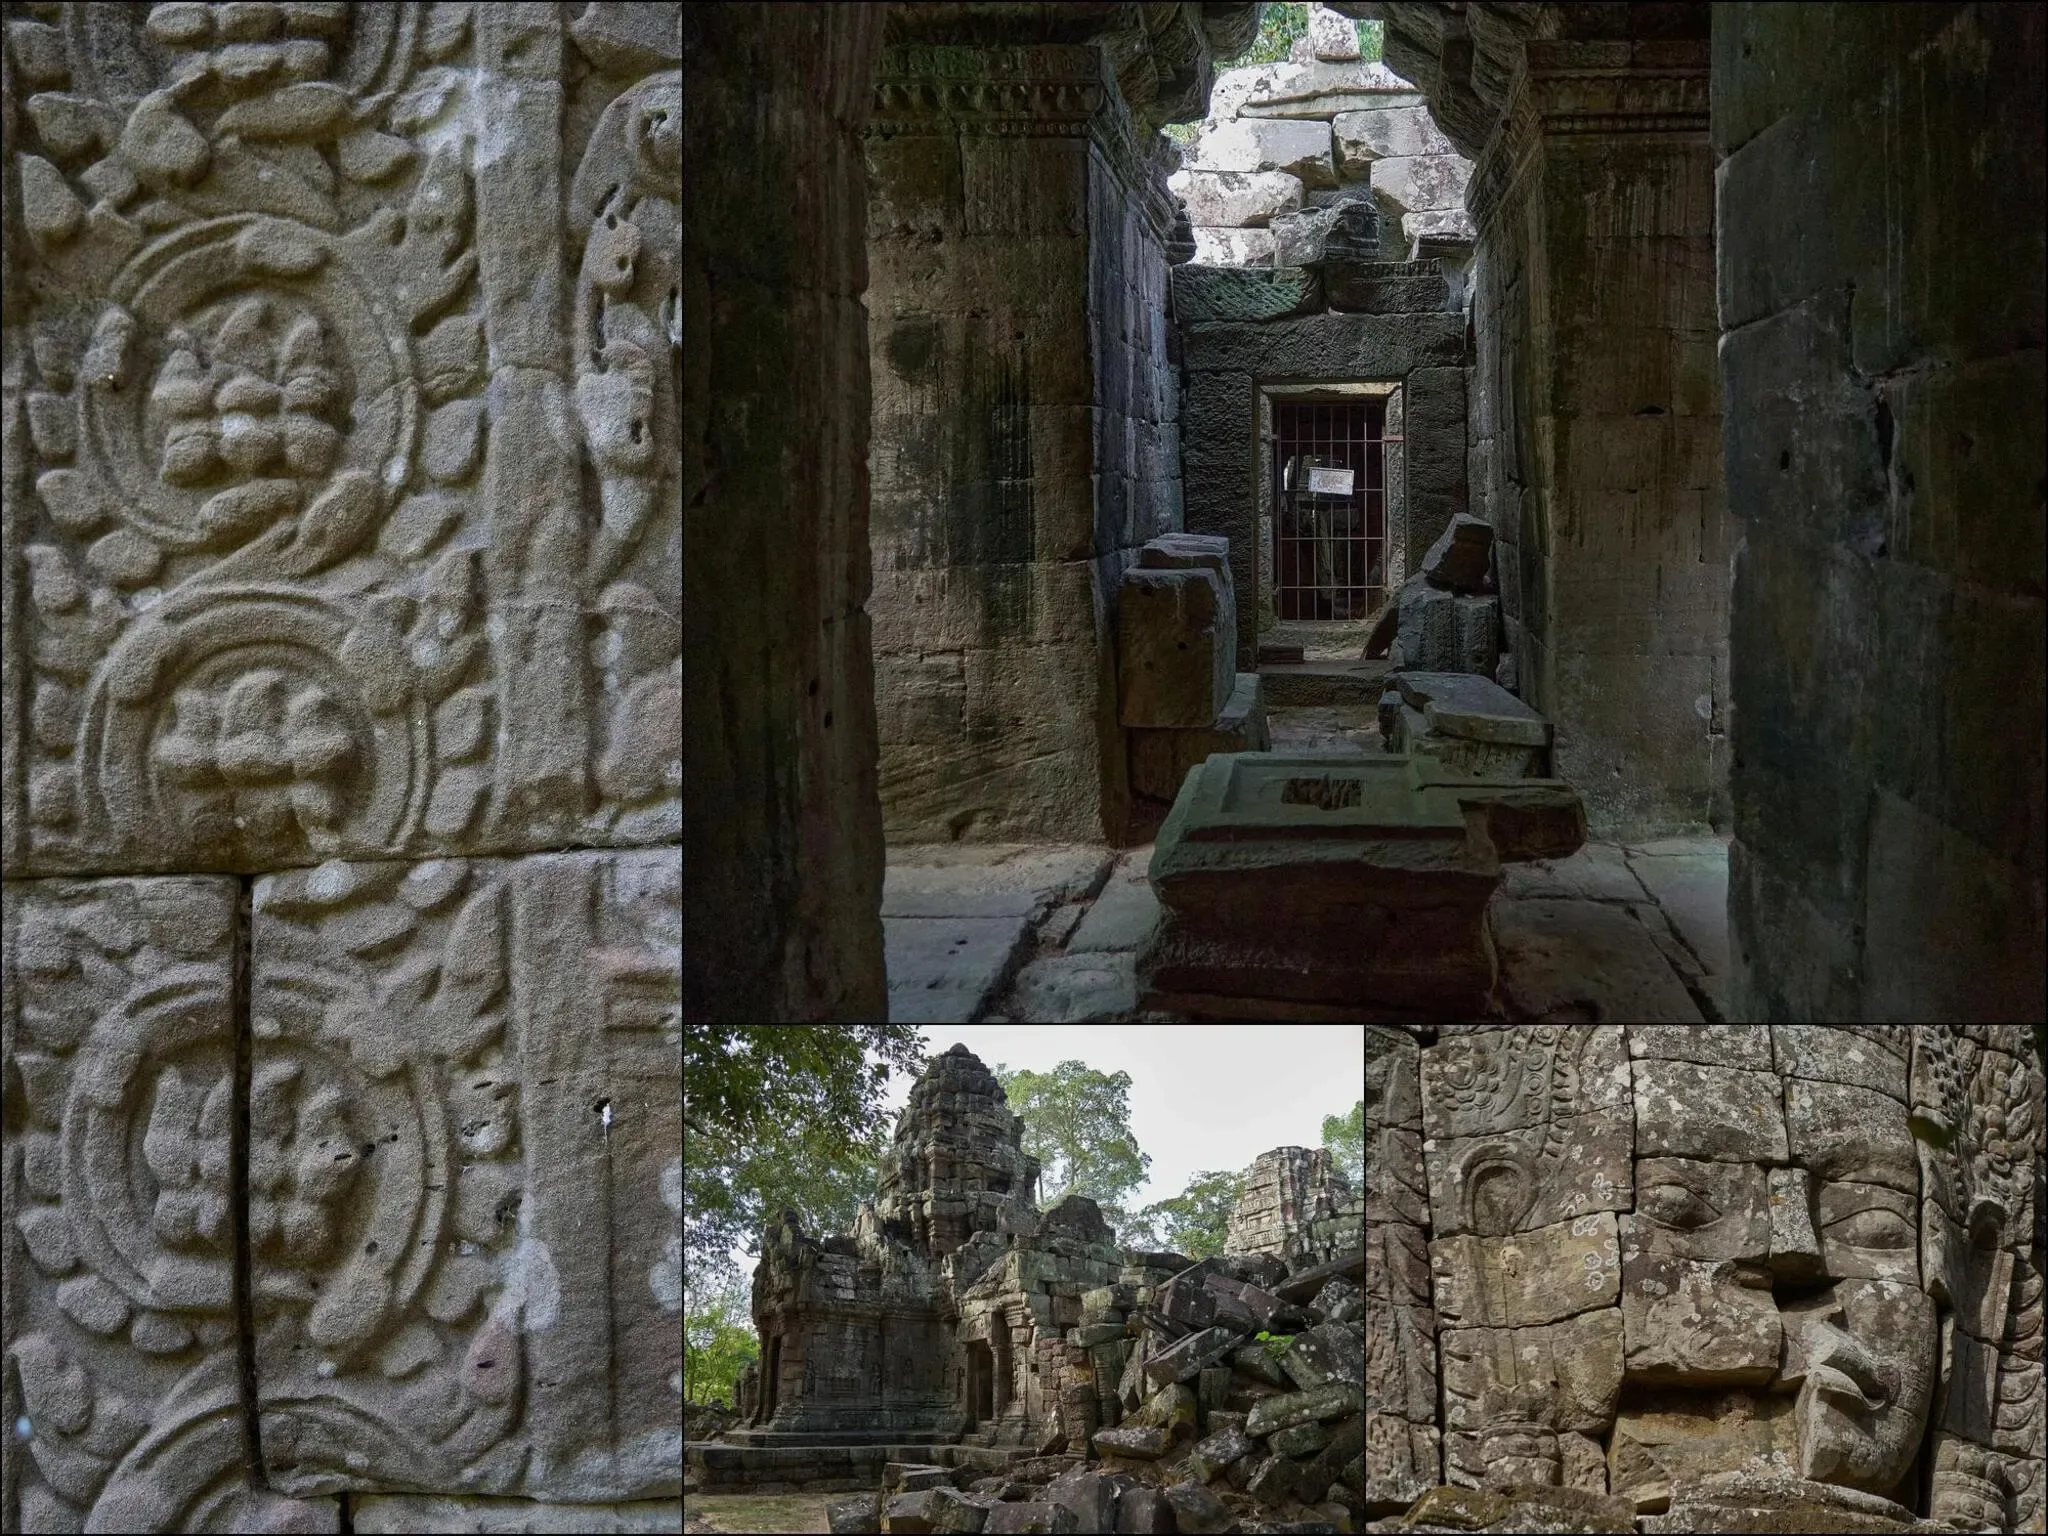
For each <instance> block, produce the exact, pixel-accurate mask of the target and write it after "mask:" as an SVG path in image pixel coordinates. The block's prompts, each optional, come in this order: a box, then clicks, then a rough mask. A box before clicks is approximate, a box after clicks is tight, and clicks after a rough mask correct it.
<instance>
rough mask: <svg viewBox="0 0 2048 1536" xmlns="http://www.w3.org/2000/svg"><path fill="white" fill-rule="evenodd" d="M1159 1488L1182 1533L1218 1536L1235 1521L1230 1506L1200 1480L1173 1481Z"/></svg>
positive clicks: (1189, 1535) (1187, 1535)
mask: <svg viewBox="0 0 2048 1536" xmlns="http://www.w3.org/2000/svg"><path fill="white" fill-rule="evenodd" d="M1161 1491H1162V1492H1163V1493H1164V1494H1165V1495H1166V1502H1167V1503H1169V1504H1171V1505H1172V1506H1173V1518H1174V1524H1175V1526H1176V1527H1177V1528H1178V1529H1179V1530H1180V1532H1181V1533H1182V1536H1221V1533H1222V1532H1224V1531H1227V1530H1229V1529H1230V1528H1231V1527H1232V1526H1233V1525H1235V1524H1236V1523H1237V1516H1236V1515H1234V1514H1232V1513H1231V1512H1230V1506H1229V1505H1227V1504H1225V1503H1224V1502H1223V1501H1222V1500H1221V1499H1219V1498H1218V1497H1217V1496H1216V1495H1215V1494H1214V1493H1212V1492H1210V1491H1209V1489H1208V1488H1207V1487H1205V1486H1204V1485H1203V1484H1201V1483H1174V1484H1171V1485H1170V1486H1168V1487H1167V1488H1165V1489H1163V1490H1161Z"/></svg>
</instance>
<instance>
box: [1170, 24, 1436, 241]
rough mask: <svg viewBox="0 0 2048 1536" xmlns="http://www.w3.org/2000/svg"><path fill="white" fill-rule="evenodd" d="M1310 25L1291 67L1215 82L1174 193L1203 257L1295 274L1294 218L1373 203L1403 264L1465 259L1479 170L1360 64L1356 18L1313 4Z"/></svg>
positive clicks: (1386, 77)
mask: <svg viewBox="0 0 2048 1536" xmlns="http://www.w3.org/2000/svg"><path fill="white" fill-rule="evenodd" d="M1309 19H1310V29H1309V32H1308V34H1307V35H1306V36H1304V37H1303V38H1301V39H1300V40H1299V41H1298V42H1297V43H1296V44H1295V47H1294V52H1293V55H1292V56H1291V57H1290V58H1289V59H1288V60H1287V61H1286V62H1285V63H1280V64H1251V65H1245V66H1243V67H1241V68H1238V69H1230V70H1225V71H1224V72H1223V73H1222V74H1221V75H1219V76H1217V79H1216V89H1215V91H1214V92H1213V94H1212V95H1211V96H1210V100H1209V115H1208V117H1207V118H1206V119H1205V120H1204V121H1203V122H1202V124H1201V133H1200V136H1199V137H1198V138H1197V139H1196V140H1195V142H1194V144H1193V145H1192V146H1191V147H1190V149H1189V151H1188V154H1187V157H1186V159H1185V161H1184V162H1183V168H1182V169H1181V170H1179V171H1178V172H1176V173H1175V175H1174V177H1173V180H1172V182H1171V186H1172V188H1173V191H1174V194H1175V195H1176V196H1177V197H1179V198H1180V199H1181V200H1182V202H1183V203H1185V204H1186V206H1187V210H1188V218H1189V222H1190V224H1191V225H1192V227H1193V231H1194V241H1195V258H1194V259H1195V260H1196V261H1198V262H1200V263H1202V264H1204V265H1205V266H1272V265H1275V264H1276V263H1277V264H1279V265H1282V266H1285V265H1288V264H1289V257H1288V255H1287V253H1286V250H1285V248H1284V246H1285V240H1286V236H1285V234H1284V226H1285V225H1286V224H1287V223H1288V222H1289V220H1290V216H1291V215H1293V214H1294V213H1295V212H1296V211H1297V210H1300V209H1303V208H1314V207H1319V206H1327V205H1329V204H1331V203H1334V202H1339V201H1343V200H1345V199H1348V198H1351V197H1363V196H1368V195H1369V196H1370V197H1371V198H1372V199H1373V201H1374V202H1375V203H1376V204H1377V206H1378V208H1379V212H1380V216H1381V220H1382V223H1383V226H1384V229H1385V232H1386V233H1385V237H1384V244H1385V247H1386V251H1387V254H1388V255H1389V256H1390V257H1391V258H1392V259H1394V260H1397V261H1398V260H1410V261H1412V260H1418V259H1420V258H1422V257H1425V256H1430V257H1434V256H1439V255H1444V254H1446V253H1452V254H1457V255H1460V256H1462V255H1464V254H1468V253H1469V251H1470V248H1471V244H1472V237H1473V230H1472V223H1471V220H1470V218H1469V217H1468V216H1467V215H1466V213H1465V184H1466V181H1467V180H1468V179H1469V178H1470V176H1471V174H1472V165H1471V162H1470V161H1468V160H1466V159H1464V158H1463V157H1462V156H1461V155H1459V154H1458V152H1457V150H1456V149H1455V147H1453V145H1452V144H1451V143H1450V141H1449V140H1448V139H1446V138H1445V137H1444V136H1443V134H1441V133H1440V132H1438V130H1437V127H1436V124H1435V123H1433V122H1432V121H1431V120H1430V116H1429V110H1428V108H1427V107H1426V106H1425V105H1424V102H1423V97H1422V93H1421V92H1420V91H1418V90H1417V89H1416V88H1415V87H1414V86H1413V85H1411V84H1409V82H1408V81H1406V80H1404V79H1402V78H1401V77H1400V76H1399V75H1397V74H1395V73H1394V72H1393V71H1392V70H1390V69H1388V68H1387V67H1386V65H1384V64H1377V63H1374V64H1367V63H1364V62H1362V61H1361V60H1360V58H1359V54H1358V41H1357V31H1356V24H1355V23H1354V22H1353V21H1352V20H1351V19H1350V18H1349V17H1347V16H1339V15H1337V14H1336V13H1335V12H1333V11H1329V10H1326V9H1325V8H1324V7H1322V6H1320V5H1311V6H1310V7H1309ZM1276 240H1277V242H1278V243H1277V245H1276Z"/></svg>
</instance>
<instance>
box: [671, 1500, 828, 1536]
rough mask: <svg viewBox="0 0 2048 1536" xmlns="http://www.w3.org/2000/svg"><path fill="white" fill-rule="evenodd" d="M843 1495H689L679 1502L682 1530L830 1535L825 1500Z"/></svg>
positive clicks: (773, 1535)
mask: <svg viewBox="0 0 2048 1536" xmlns="http://www.w3.org/2000/svg"><path fill="white" fill-rule="evenodd" d="M851 1497H852V1495H851V1494H845V1493H693V1494H691V1495H689V1496H688V1497H687V1498H685V1499H684V1500H683V1519H684V1525H685V1528H686V1529H688V1530H691V1531H717V1532H721V1533H741V1532H746V1533H770V1536H778V1533H783V1532H789V1533H796V1532H813V1531H830V1530H831V1526H829V1525H827V1524H826V1523H825V1502H826V1500H828V1499H845V1498H851Z"/></svg>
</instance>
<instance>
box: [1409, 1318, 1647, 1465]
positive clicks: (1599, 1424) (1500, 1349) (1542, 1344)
mask: <svg viewBox="0 0 2048 1536" xmlns="http://www.w3.org/2000/svg"><path fill="white" fill-rule="evenodd" d="M1439 1337H1440V1339H1441V1341H1442V1346H1443V1383H1444V1424H1445V1427H1446V1428H1447V1429H1453V1430H1461V1431H1462V1430H1477V1429H1480V1428H1482V1427H1484V1426H1485V1425H1488V1424H1491V1423H1496V1422H1499V1421H1501V1420H1505V1419H1513V1418H1516V1417H1517V1416H1518V1415H1519V1414H1520V1413H1522V1412H1523V1411H1524V1410H1525V1408H1526V1406H1527V1405H1528V1404H1529V1403H1534V1404H1535V1405H1536V1411H1535V1414H1534V1419H1535V1422H1537V1423H1540V1424H1543V1425H1546V1426H1548V1427H1549V1428H1551V1429H1556V1430H1561V1431H1565V1430H1568V1431H1573V1432H1582V1433H1589V1434H1598V1433H1600V1432H1601V1431H1602V1430H1603V1429H1605V1428H1606V1426H1607V1425H1608V1424H1609V1423H1610V1422H1611V1421H1612V1420H1613V1417H1614V1406H1615V1403H1616V1401H1617V1400H1618V1399H1619V1398H1620V1395H1621V1382H1622V1345H1623V1332H1622V1318H1621V1314H1620V1312H1619V1311H1617V1310H1616V1309H1615V1308H1613V1307H1605V1308H1602V1309H1601V1310H1599V1311H1597V1312H1586V1313H1582V1314H1580V1315H1579V1316H1578V1317H1574V1318H1568V1319H1566V1320H1565V1321H1564V1322H1561V1323H1551V1324H1549V1325H1547V1326H1543V1327H1537V1328H1450V1329H1445V1330H1444V1331H1443V1333H1442V1334H1441V1335H1439Z"/></svg>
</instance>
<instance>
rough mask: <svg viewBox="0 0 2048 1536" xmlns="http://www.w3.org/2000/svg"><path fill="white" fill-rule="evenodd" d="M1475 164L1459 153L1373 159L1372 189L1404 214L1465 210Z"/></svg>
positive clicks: (1376, 194)
mask: <svg viewBox="0 0 2048 1536" xmlns="http://www.w3.org/2000/svg"><path fill="white" fill-rule="evenodd" d="M1471 179H1472V164H1471V162H1470V161H1468V160H1461V159H1459V158H1457V157H1456V156H1444V155H1398V156H1389V157H1386V158H1383V159H1378V160H1374V161H1373V162H1372V190H1373V193H1374V195H1375V196H1377V197H1379V198H1381V199H1382V200H1383V201H1385V202H1386V203H1387V204H1388V205H1389V206H1390V207H1393V208H1395V209H1397V210H1398V211H1399V212H1401V213H1402V214H1404V215H1405V214H1410V213H1422V212H1434V211H1436V210H1439V209H1453V210H1458V211H1460V212H1462V211H1463V209H1464V205H1465V185H1466V183H1467V182H1469V181H1470V180H1471Z"/></svg>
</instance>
